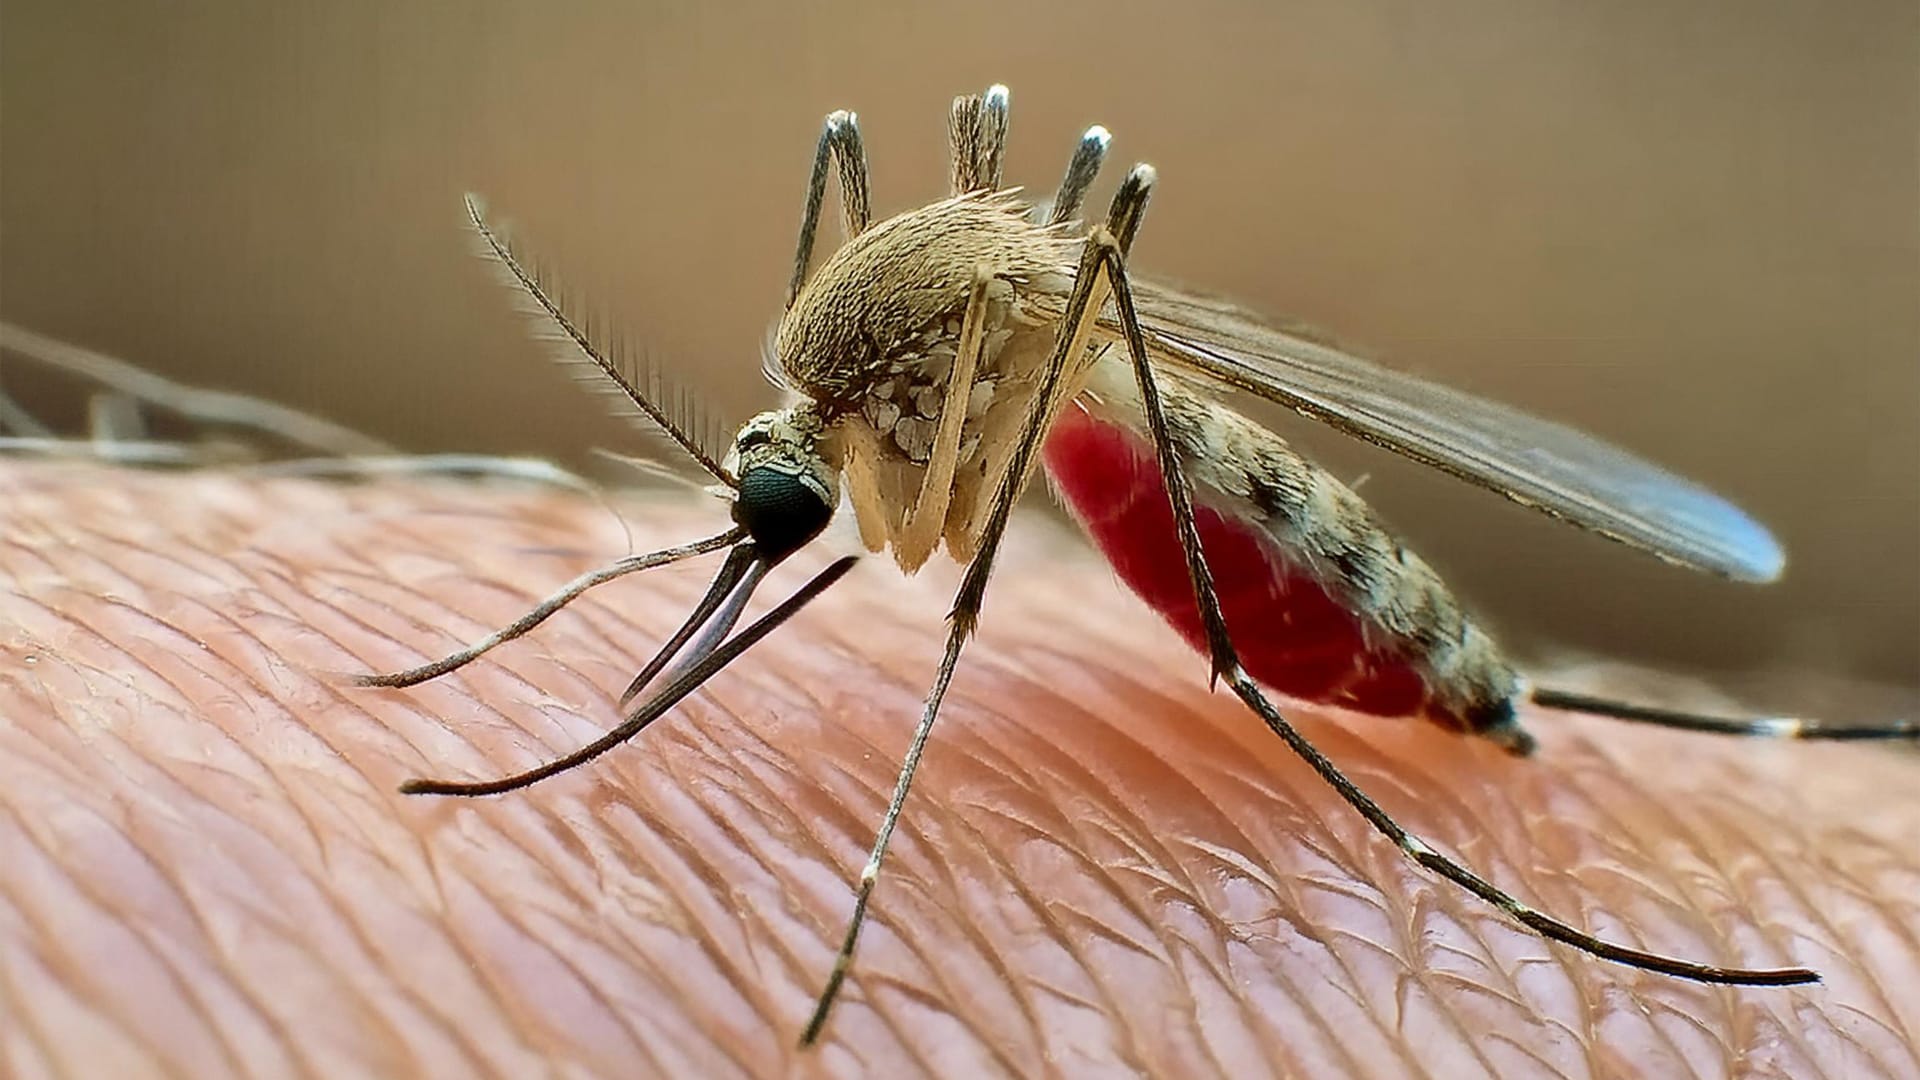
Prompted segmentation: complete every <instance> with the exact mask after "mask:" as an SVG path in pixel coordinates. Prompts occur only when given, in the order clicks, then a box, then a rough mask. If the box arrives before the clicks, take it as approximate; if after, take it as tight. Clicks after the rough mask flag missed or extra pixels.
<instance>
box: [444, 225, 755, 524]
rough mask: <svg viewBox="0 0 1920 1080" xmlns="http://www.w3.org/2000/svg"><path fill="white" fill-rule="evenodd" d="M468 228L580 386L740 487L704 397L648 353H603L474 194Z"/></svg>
mask: <svg viewBox="0 0 1920 1080" xmlns="http://www.w3.org/2000/svg"><path fill="white" fill-rule="evenodd" d="M466 207H467V221H468V223H469V224H470V225H471V226H472V227H473V231H474V233H475V234H476V235H477V236H478V238H479V251H480V254H481V255H482V256H483V257H484V258H486V259H487V261H489V262H491V263H493V264H494V265H495V266H496V267H497V268H498V269H499V270H500V272H501V276H502V278H503V280H505V281H506V282H507V283H508V284H509V285H511V286H512V287H513V289H514V292H515V293H516V294H517V295H519V296H520V298H521V300H522V304H521V307H522V309H523V310H524V311H525V312H526V314H527V315H529V316H530V317H532V318H533V320H534V324H535V327H536V331H535V335H534V336H535V337H536V338H538V339H539V340H541V341H543V342H546V343H548V344H551V345H554V346H556V348H555V350H554V354H553V357H554V359H555V360H557V361H559V362H560V363H562V364H565V365H567V367H568V368H569V369H570V370H571V371H572V372H573V373H574V375H575V377H576V378H578V379H579V380H580V381H582V382H585V383H589V384H592V385H593V387H594V388H595V389H598V390H600V391H603V392H605V393H606V394H608V395H610V396H612V397H614V398H615V400H616V405H615V412H617V413H620V414H622V415H626V416H639V417H643V418H644V419H645V420H646V421H650V423H644V424H642V426H643V427H647V428H649V429H650V430H654V431H657V432H658V433H660V434H663V435H665V436H666V437H667V438H669V439H671V440H673V442H674V444H675V445H677V446H679V447H680V449H681V450H683V451H685V452H686V454H687V456H688V457H690V458H692V459H693V460H694V461H695V462H696V463H698V464H699V466H700V467H701V468H702V469H705V470H706V471H707V472H708V473H709V474H711V475H712V476H713V478H714V479H716V480H718V481H720V482H721V483H722V484H725V485H726V486H727V487H730V488H737V487H739V482H738V481H737V480H736V479H735V478H734V476H733V474H732V473H730V472H728V471H727V469H726V466H724V465H722V464H721V463H720V459H721V457H722V456H724V454H723V452H716V448H718V447H724V446H725V445H726V444H727V434H728V433H727V432H726V431H725V430H724V428H723V427H722V426H721V425H720V424H719V422H718V421H717V420H716V419H715V418H714V417H713V416H712V415H710V414H709V413H708V412H707V410H706V409H705V408H704V407H703V405H702V402H701V399H700V396H699V395H697V394H694V393H692V392H690V391H689V390H688V388H687V387H685V386H684V385H682V384H680V383H677V382H674V381H673V380H671V379H669V378H668V377H667V376H666V375H665V374H664V373H663V372H662V371H661V369H660V367H659V365H658V364H656V363H654V362H653V359H652V358H651V357H649V356H648V355H647V354H646V353H644V352H634V351H632V350H629V349H627V348H625V347H622V346H616V347H615V348H614V349H613V350H611V351H609V350H607V349H605V348H603V347H602V346H601V345H600V343H599V341H598V335H596V333H595V330H596V327H594V326H593V325H592V322H591V320H583V319H581V318H579V317H576V316H575V315H574V314H573V313H572V311H571V310H570V308H571V305H569V304H567V303H566V302H565V299H564V298H563V297H561V296H560V294H559V290H558V289H557V288H555V287H554V286H553V284H552V281H551V277H550V275H546V274H543V273H540V272H539V271H538V270H529V269H528V268H527V267H526V266H525V265H524V264H523V263H522V262H521V260H520V259H519V257H518V256H516V255H515V253H514V250H513V246H512V245H511V244H510V243H508V242H507V239H506V238H505V237H504V236H502V235H501V234H500V233H499V232H498V231H496V230H495V229H494V228H493V226H491V225H489V224H488V223H487V217H486V207H485V206H484V204H482V202H481V201H480V198H479V197H478V196H476V195H471V194H470V195H468V196H466Z"/></svg>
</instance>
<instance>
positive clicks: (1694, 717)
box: [1528, 687, 1920, 742]
mask: <svg viewBox="0 0 1920 1080" xmlns="http://www.w3.org/2000/svg"><path fill="white" fill-rule="evenodd" d="M1528 696H1529V697H1530V698H1531V699H1532V701H1533V703H1534V704H1535V705H1543V706H1545V707H1547V708H1549V709H1566V710H1568V711H1571V712H1583V713H1590V714H1592V715H1594V716H1606V717H1611V718H1613V719H1615V720H1626V721H1630V722H1632V723H1636V724H1652V725H1653V726H1655V727H1667V728H1678V729H1680V730H1682V731H1704V732H1707V733H1709V734H1714V735H1748V736H1757V737H1760V738H1771V739H1807V740H1827V741H1834V742H1843V741H1846V742H1866V741H1874V740H1890V739H1909V740H1912V739H1920V723H1915V722H1914V721H1912V720H1890V721H1888V722H1886V723H1883V724H1829V723H1825V722H1823V721H1819V720H1803V719H1800V718H1798V717H1792V716H1755V717H1731V716H1705V715H1702V714H1700V713H1690V712H1684V711H1682V710H1679V709H1665V708H1661V707H1659V706H1657V705H1641V704H1637V703H1635V702H1631V701H1615V700H1613V699H1611V698H1602V697H1593V696H1590V695H1587V694H1580V693H1575V692H1574V691H1571V690H1555V689H1552V688H1550V687H1540V688H1537V689H1535V690H1534V691H1533V692H1532V693H1531V694H1530V695H1528Z"/></svg>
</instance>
